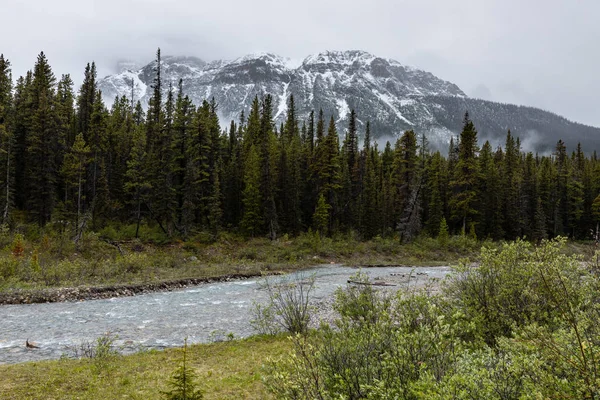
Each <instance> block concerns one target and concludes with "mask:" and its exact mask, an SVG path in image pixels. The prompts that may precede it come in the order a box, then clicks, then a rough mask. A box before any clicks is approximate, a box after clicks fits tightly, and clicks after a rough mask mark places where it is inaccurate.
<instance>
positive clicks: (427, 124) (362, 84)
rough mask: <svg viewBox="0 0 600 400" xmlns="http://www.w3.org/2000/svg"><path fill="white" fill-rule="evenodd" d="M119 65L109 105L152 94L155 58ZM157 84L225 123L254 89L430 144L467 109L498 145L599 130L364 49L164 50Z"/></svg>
mask: <svg viewBox="0 0 600 400" xmlns="http://www.w3.org/2000/svg"><path fill="white" fill-rule="evenodd" d="M120 65H121V68H122V70H121V72H119V73H118V74H115V75H110V76H107V77H105V78H103V79H101V80H100V82H99V88H100V89H101V90H102V93H103V96H104V98H105V101H106V103H107V104H111V103H112V102H113V100H114V98H115V96H123V95H125V96H127V97H128V98H130V97H131V95H132V89H133V97H134V98H135V99H136V100H141V102H142V104H143V105H144V106H147V104H148V100H149V97H150V95H151V94H152V89H151V85H152V81H153V79H154V74H155V72H154V68H155V62H151V63H149V64H147V65H146V66H144V67H142V68H138V67H136V66H135V65H133V64H131V63H126V62H123V63H121V64H120ZM162 72H163V85H164V87H165V91H166V90H168V87H169V84H172V86H173V88H176V87H177V84H178V82H179V79H183V89H184V92H185V94H187V95H188V96H190V98H191V99H192V100H193V101H194V103H195V104H200V103H201V102H202V101H203V100H204V99H211V98H213V97H214V98H215V100H216V102H217V104H218V107H219V108H218V110H219V116H220V119H221V122H222V124H223V125H224V126H225V125H227V124H228V123H229V122H230V121H231V120H236V121H237V120H238V119H239V116H240V113H241V111H242V110H244V111H245V112H246V114H247V113H248V110H249V109H250V106H251V103H252V100H253V99H254V97H255V96H259V97H260V96H262V95H264V94H267V93H268V94H271V95H272V96H273V97H274V110H273V111H274V116H275V120H276V123H277V124H279V123H280V122H282V121H283V119H284V118H285V112H286V108H287V101H288V99H289V96H290V94H293V95H294V100H295V102H296V107H297V109H298V114H299V116H300V117H306V116H308V114H309V113H310V111H311V110H319V109H323V111H324V113H325V115H326V117H327V118H329V116H330V115H333V116H334V118H335V120H336V122H337V124H338V127H339V129H340V132H341V133H342V135H343V132H344V129H345V127H346V126H347V118H348V115H349V112H350V110H351V109H354V110H355V111H356V113H357V116H358V123H359V129H364V124H365V123H366V122H367V121H371V126H372V132H373V136H374V137H375V138H378V139H381V140H385V139H389V138H393V137H394V136H396V135H398V134H400V133H402V132H403V131H405V130H407V129H413V130H415V132H417V133H418V134H420V133H425V134H426V135H427V137H428V139H429V140H430V142H431V144H432V145H433V146H434V147H438V148H441V149H446V148H447V144H448V142H449V140H450V137H451V136H452V135H457V134H458V133H459V132H460V130H461V127H462V119H463V115H464V113H465V111H467V110H468V111H469V113H470V115H471V118H472V119H473V121H474V123H475V126H476V127H477V128H478V130H479V134H480V137H481V138H482V139H490V140H491V141H492V142H493V143H494V144H500V143H501V142H502V141H503V139H504V137H505V136H506V132H507V130H508V129H510V130H511V131H512V132H513V134H515V135H516V136H519V137H520V138H521V140H522V143H523V145H524V147H525V149H526V150H527V148H526V147H527V146H530V148H529V150H535V151H550V150H551V149H552V148H554V145H555V144H556V141H557V140H558V139H561V138H562V139H563V140H564V141H566V142H567V145H569V146H570V147H571V148H573V147H574V146H575V145H576V144H577V142H579V141H581V143H582V145H583V146H584V149H585V150H586V151H587V150H588V149H589V150H593V149H597V148H600V129H598V128H593V127H589V126H584V125H581V124H577V123H573V122H570V121H568V120H566V119H564V118H562V117H559V116H557V115H555V114H552V113H549V112H546V111H542V110H539V109H535V108H531V107H521V106H514V105H509V104H501V103H494V102H490V101H484V100H478V99H471V98H469V97H467V95H466V94H465V93H464V92H463V91H462V90H461V89H460V88H459V87H458V86H456V85H455V84H453V83H450V82H447V81H444V80H442V79H440V78H437V77H436V76H434V75H433V74H431V73H429V72H425V71H422V70H419V69H415V68H412V67H408V66H404V65H402V64H400V63H399V62H397V61H394V60H390V59H385V58H381V57H376V56H374V55H371V54H369V53H366V52H363V51H343V52H338V51H327V52H323V53H319V54H317V55H312V56H309V57H307V58H306V59H304V60H303V61H302V62H296V63H294V62H293V61H291V60H289V59H285V58H283V57H280V56H277V55H274V54H268V53H263V54H254V55H248V56H244V57H241V58H238V59H236V60H233V61H222V60H219V61H213V62H205V61H203V60H201V59H199V58H196V57H183V56H179V57H173V56H167V57H163V58H162Z"/></svg>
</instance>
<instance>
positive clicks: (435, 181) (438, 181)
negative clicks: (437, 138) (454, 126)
mask: <svg viewBox="0 0 600 400" xmlns="http://www.w3.org/2000/svg"><path fill="white" fill-rule="evenodd" d="M443 169H444V160H443V158H442V155H441V154H440V152H439V151H437V152H435V153H434V154H433V156H432V157H431V160H430V161H429V163H428V166H427V170H428V172H427V176H428V177H429V179H428V181H427V186H428V190H427V191H428V193H429V201H428V202H427V207H428V212H427V216H428V218H427V220H426V223H425V228H426V229H427V231H428V232H429V234H430V235H431V236H432V237H433V236H437V234H438V232H439V229H440V223H441V221H442V218H444V202H443V199H442V185H443V180H444V177H443V173H442V171H443Z"/></svg>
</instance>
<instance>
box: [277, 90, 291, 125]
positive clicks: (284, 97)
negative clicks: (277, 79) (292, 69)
mask: <svg viewBox="0 0 600 400" xmlns="http://www.w3.org/2000/svg"><path fill="white" fill-rule="evenodd" d="M289 86H290V83H289V82H288V83H284V84H283V92H282V93H281V96H279V107H278V108H277V114H275V118H274V119H277V117H279V116H280V115H281V114H282V113H284V112H285V110H286V108H287V98H288V94H287V92H288V87H289Z"/></svg>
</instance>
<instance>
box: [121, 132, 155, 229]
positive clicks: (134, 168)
mask: <svg viewBox="0 0 600 400" xmlns="http://www.w3.org/2000/svg"><path fill="white" fill-rule="evenodd" d="M147 156H148V154H147V153H146V134H145V132H144V128H143V126H138V127H136V128H135V129H134V131H133V138H132V148H131V156H130V158H129V161H127V173H126V178H127V180H126V182H125V190H126V191H127V192H128V193H129V196H130V204H131V205H132V207H133V209H134V214H135V221H136V228H135V237H136V238H138V237H139V231H140V224H141V221H142V212H143V209H142V205H143V204H144V203H145V202H146V200H147V196H148V192H149V191H150V190H151V189H152V185H151V184H150V182H149V180H148V176H147V175H148V174H147V173H148V171H147V169H146V163H147V161H146V159H147Z"/></svg>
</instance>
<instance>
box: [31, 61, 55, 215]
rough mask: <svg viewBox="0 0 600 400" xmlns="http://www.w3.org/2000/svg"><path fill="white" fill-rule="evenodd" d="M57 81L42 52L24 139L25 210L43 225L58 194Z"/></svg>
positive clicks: (34, 78) (35, 70) (35, 69)
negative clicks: (27, 129) (29, 129)
mask: <svg viewBox="0 0 600 400" xmlns="http://www.w3.org/2000/svg"><path fill="white" fill-rule="evenodd" d="M55 85H56V78H55V76H54V73H53V72H52V69H51V67H50V64H49V63H48V60H47V59H46V56H45V55H44V53H43V52H42V53H40V54H39V56H38V58H37V62H36V64H35V68H34V72H33V80H32V92H31V95H32V102H31V107H32V108H31V110H32V115H31V117H32V120H31V131H29V132H28V135H27V138H26V146H27V147H26V154H25V158H26V172H25V182H26V184H27V187H28V190H27V197H26V204H27V207H26V208H27V209H28V210H29V211H30V213H31V215H32V216H33V217H34V220H35V221H36V222H37V223H38V224H39V225H40V226H44V225H45V224H46V223H47V222H49V221H50V219H51V217H52V211H53V209H54V205H55V201H56V197H57V192H56V182H57V175H58V169H59V166H57V165H56V159H55V154H56V152H57V151H58V150H59V130H58V115H57V114H56V107H55V104H56V92H55V89H56V88H55Z"/></svg>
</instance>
